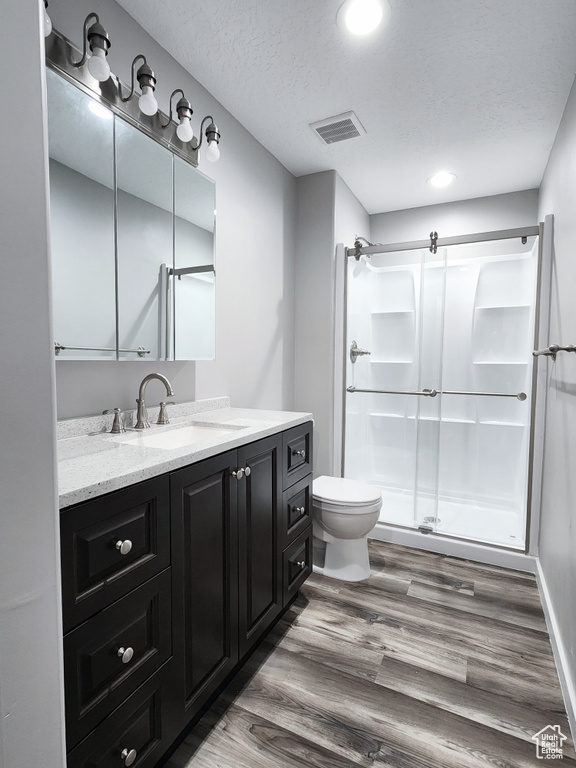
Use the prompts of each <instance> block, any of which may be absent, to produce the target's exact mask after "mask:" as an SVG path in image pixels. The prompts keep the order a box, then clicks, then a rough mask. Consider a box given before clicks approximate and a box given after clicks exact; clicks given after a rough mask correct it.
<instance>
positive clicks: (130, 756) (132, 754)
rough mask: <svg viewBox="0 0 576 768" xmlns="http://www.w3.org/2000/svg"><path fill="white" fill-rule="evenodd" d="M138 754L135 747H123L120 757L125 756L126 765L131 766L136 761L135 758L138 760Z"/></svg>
mask: <svg viewBox="0 0 576 768" xmlns="http://www.w3.org/2000/svg"><path fill="white" fill-rule="evenodd" d="M137 755H138V752H136V750H135V749H130V750H128V749H123V750H122V754H121V755H120V757H122V758H123V760H124V765H126V766H130V765H132V764H133V763H134V760H136V757H137Z"/></svg>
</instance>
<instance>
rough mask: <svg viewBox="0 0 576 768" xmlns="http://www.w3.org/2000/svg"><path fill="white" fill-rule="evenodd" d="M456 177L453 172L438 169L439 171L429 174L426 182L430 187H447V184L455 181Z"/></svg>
mask: <svg viewBox="0 0 576 768" xmlns="http://www.w3.org/2000/svg"><path fill="white" fill-rule="evenodd" d="M456 178H457V176H456V174H455V173H448V171H440V173H436V174H434V176H430V178H429V179H428V184H430V186H432V187H437V188H438V189H441V188H442V187H447V186H448V185H449V184H452V182H453V181H455V180H456Z"/></svg>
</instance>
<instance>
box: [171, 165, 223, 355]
mask: <svg viewBox="0 0 576 768" xmlns="http://www.w3.org/2000/svg"><path fill="white" fill-rule="evenodd" d="M215 207H216V204H215V192H214V182H213V181H212V180H211V179H209V178H207V177H206V176H204V175H203V174H202V173H200V172H199V171H198V170H196V169H195V168H193V167H192V166H191V165H189V164H188V163H186V162H184V161H183V160H181V159H180V158H179V157H174V268H175V270H176V275H175V278H174V349H175V354H174V359H176V360H213V359H214V357H215V347H216V293H215V287H216V279H215V278H216V275H215V271H214V230H215V213H216V211H215Z"/></svg>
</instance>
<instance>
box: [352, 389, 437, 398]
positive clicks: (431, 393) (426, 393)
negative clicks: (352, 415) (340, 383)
mask: <svg viewBox="0 0 576 768" xmlns="http://www.w3.org/2000/svg"><path fill="white" fill-rule="evenodd" d="M346 392H350V393H354V392H369V393H371V394H374V395H420V396H421V397H436V395H437V394H438V392H437V391H436V390H435V389H422V390H420V391H416V392H412V391H410V390H404V389H357V388H356V387H347V388H346Z"/></svg>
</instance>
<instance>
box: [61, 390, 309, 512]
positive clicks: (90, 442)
mask: <svg viewBox="0 0 576 768" xmlns="http://www.w3.org/2000/svg"><path fill="white" fill-rule="evenodd" d="M157 413H158V408H157V407H156V408H149V409H148V414H149V419H150V423H151V425H152V426H151V427H150V429H146V430H134V429H130V428H129V427H128V428H127V431H126V432H124V433H122V434H116V435H113V434H111V433H110V432H109V431H106V430H109V429H110V428H111V426H112V416H92V417H86V418H80V419H68V420H66V421H61V422H58V429H57V436H58V440H57V450H58V488H59V497H60V508H61V509H62V508H64V507H68V506H70V505H71V504H78V503H79V502H81V501H85V500H86V499H91V498H94V497H96V496H100V495H102V494H104V493H109V492H110V491H115V490H117V489H118V488H124V487H126V486H128V485H132V484H133V483H138V482H140V481H141V480H146V479H148V478H150V477H155V476H157V475H161V474H163V473H165V472H170V471H172V470H175V469H179V468H180V467H185V466H186V465H188V464H192V463H193V462H196V461H201V460H202V459H206V458H208V457H210V456H215V455H216V454H218V453H223V452H224V451H228V450H230V449H233V448H238V447H239V446H242V445H245V444H247V443H251V442H253V441H254V440H259V439H260V438H263V437H268V436H269V435H273V434H276V433H277V432H281V431H283V430H285V429H289V428H290V427H295V426H296V425H298V424H303V423H305V422H306V421H311V420H312V414H310V413H297V412H292V411H266V410H258V409H253V408H231V407H230V400H229V398H227V397H219V398H214V399H211V400H198V401H194V402H191V403H179V404H177V405H173V406H169V408H168V415H169V418H170V424H166V425H156V424H155V423H154V422H155V420H156V418H157ZM130 419H131V414H128V418H127V424H129V423H130ZM194 425H195V426H200V427H204V428H205V429H204V430H202V429H200V430H198V432H202V434H201V435H200V436H198V437H195V438H194V442H193V443H192V444H188V445H183V446H181V447H159V445H162V443H163V442H164V441H165V440H166V437H165V436H167V434H168V432H170V431H174V430H178V429H181V428H182V427H186V426H194ZM206 427H212V428H213V430H211V429H206ZM181 434H182V433H181ZM156 436H158V437H156ZM150 437H153V438H154V439H153V440H152V441H151V442H153V443H154V442H155V441H157V442H158V444H159V445H152V446H151V445H143V444H142V438H144V439H145V440H146V439H147V438H150Z"/></svg>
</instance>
